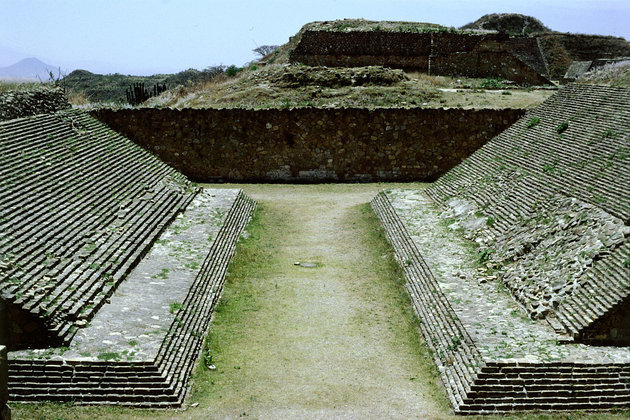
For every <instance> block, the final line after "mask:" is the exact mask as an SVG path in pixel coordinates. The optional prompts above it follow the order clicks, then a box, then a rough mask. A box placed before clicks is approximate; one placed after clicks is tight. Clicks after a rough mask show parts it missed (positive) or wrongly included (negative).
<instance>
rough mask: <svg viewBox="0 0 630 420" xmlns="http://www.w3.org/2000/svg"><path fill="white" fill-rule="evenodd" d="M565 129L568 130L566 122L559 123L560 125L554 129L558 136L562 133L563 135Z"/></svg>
mask: <svg viewBox="0 0 630 420" xmlns="http://www.w3.org/2000/svg"><path fill="white" fill-rule="evenodd" d="M567 128H569V123H568V122H566V121H564V122H561V123H560V124H558V126H557V127H556V133H558V134H562V133H564V132H565V131H566V130H567Z"/></svg>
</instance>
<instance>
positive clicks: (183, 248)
mask: <svg viewBox="0 0 630 420" xmlns="http://www.w3.org/2000/svg"><path fill="white" fill-rule="evenodd" d="M0 137H1V138H0V140H1V142H0V145H1V147H2V153H3V160H2V164H1V166H0V170H1V171H2V174H3V178H2V179H3V183H2V185H1V187H0V197H1V199H2V203H3V207H2V212H3V214H2V217H3V218H2V219H1V222H0V227H1V228H2V230H1V232H2V242H1V243H0V245H1V246H2V264H3V265H2V270H1V271H0V274H1V275H0V290H1V291H2V299H3V303H5V306H7V307H8V313H7V314H4V315H5V317H6V318H8V321H9V325H8V326H6V327H5V329H4V330H3V331H2V332H3V334H0V335H3V337H2V339H3V340H5V341H6V342H7V343H9V345H10V346H11V350H13V351H11V352H9V356H8V358H9V392H10V396H11V400H12V401H27V402H33V401H42V400H54V401H77V402H80V403H82V404H104V403H111V404H130V405H135V406H142V407H162V406H177V405H180V404H181V402H182V400H183V398H184V395H185V392H186V390H187V387H188V379H189V377H190V373H191V370H192V368H193V367H194V363H195V361H196V360H197V358H198V357H199V354H200V351H201V345H202V341H203V338H204V336H205V334H206V332H207V329H208V326H209V322H210V319H211V315H212V311H213V308H214V305H215V304H216V302H217V300H218V298H219V296H220V293H221V290H222V285H223V281H224V278H225V273H226V270H227V265H228V263H229V261H230V258H231V256H232V255H233V253H234V249H235V244H236V241H237V239H238V237H239V236H240V234H241V232H242V230H243V229H244V227H245V225H246V224H247V222H248V220H249V218H250V216H251V213H252V211H253V209H254V207H255V203H254V202H253V201H252V200H250V199H249V198H247V197H246V196H245V195H244V194H243V193H242V192H241V191H240V190H200V189H198V188H194V187H193V185H192V184H191V183H190V182H189V181H188V180H187V179H186V178H185V177H183V176H182V175H181V174H179V173H177V172H176V171H175V170H173V169H171V168H169V167H168V166H166V165H165V164H163V163H161V162H160V161H159V160H158V159H157V158H155V157H154V156H152V155H151V154H149V153H147V152H146V151H144V150H142V149H141V148H139V147H137V146H135V145H134V144H133V143H132V142H131V141H130V140H128V139H126V138H124V137H122V136H120V135H118V134H116V133H115V132H113V131H112V130H110V129H108V128H107V127H106V126H105V125H104V124H102V123H100V122H98V121H96V120H94V119H92V118H91V117H89V116H87V115H86V114H83V113H81V112H76V111H64V112H60V113H56V114H51V115H39V116H36V117H32V118H26V119H19V120H12V121H9V122H7V123H2V124H0ZM5 156H7V157H8V158H7V159H4V157H5ZM7 315H8V316H7ZM6 318H5V319H6ZM5 330H6V332H5Z"/></svg>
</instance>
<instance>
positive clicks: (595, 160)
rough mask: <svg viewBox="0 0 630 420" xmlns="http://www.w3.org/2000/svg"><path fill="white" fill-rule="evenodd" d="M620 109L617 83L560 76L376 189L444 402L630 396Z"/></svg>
mask: <svg viewBox="0 0 630 420" xmlns="http://www.w3.org/2000/svg"><path fill="white" fill-rule="evenodd" d="M629 120H630V92H629V91H628V90H624V89H614V88H606V87H600V86H576V85H570V86H568V87H567V88H564V89H562V90H561V91H560V92H559V93H558V94H556V95H554V96H553V97H552V98H550V99H549V100H548V101H546V102H545V103H544V104H542V105H541V106H539V107H538V108H536V109H534V110H532V111H530V112H528V113H527V114H526V115H525V117H524V118H523V119H521V120H519V121H518V122H517V123H516V124H514V125H513V126H512V127H510V128H509V129H507V130H506V131H504V132H503V133H501V134H500V135H499V136H497V137H495V138H494V139H492V140H491V141H490V142H489V143H488V144H487V145H486V146H484V147H482V148H481V149H480V150H478V151H477V152H476V153H474V154H473V155H472V156H471V157H470V158H468V159H466V160H465V161H464V162H463V163H462V164H460V165H459V166H457V167H455V168H454V169H453V170H451V171H450V172H449V173H447V174H446V175H444V176H443V177H442V178H440V179H439V180H438V181H437V182H436V183H434V184H432V185H431V186H430V187H429V188H427V190H426V191H388V192H384V193H381V194H380V195H379V196H377V197H376V198H375V199H374V201H373V203H372V205H373V207H374V209H375V211H376V212H377V214H378V215H379V217H380V219H381V221H382V223H383V225H384V227H385V229H386V231H387V234H388V238H389V239H390V241H391V242H392V244H393V245H394V248H395V250H396V255H397V258H398V259H399V261H400V262H401V265H402V267H403V270H404V272H405V275H406V278H407V287H408V289H409V292H410V294H411V296H412V300H413V302H414V305H415V309H416V312H417V314H418V316H419V318H420V320H421V321H422V330H423V334H424V336H425V339H426V340H427V343H429V345H430V346H432V348H433V351H434V359H435V362H436V364H437V365H438V366H439V368H440V371H441V374H442V378H443V382H444V383H445V385H446V388H447V390H448V393H449V396H450V398H451V402H452V404H453V406H454V408H455V410H456V412H458V413H462V414H474V413H488V412H509V411H515V410H534V409H551V410H575V409H589V410H590V409H600V408H612V407H629V406H630V347H629V346H628V337H629V332H628V325H630V322H628V320H629V319H630V318H629V317H628V310H629V307H630V302H629V300H628V296H629V295H630V255H629V252H628V251H629V249H628V235H630V229H629V227H628V225H629V224H630V219H629V218H628V215H629V209H630V206H629V204H630V201H629V200H630V191H629V189H630V170H629V169H630V165H629V163H630V153H629V152H630V147H629V146H630V143H629V135H630V132H629V131H628V130H629V128H630V127H629V126H628V125H627V122H628V121H629ZM565 123H566V124H565ZM477 246H479V248H478V249H477Z"/></svg>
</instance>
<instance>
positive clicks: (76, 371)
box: [9, 191, 256, 408]
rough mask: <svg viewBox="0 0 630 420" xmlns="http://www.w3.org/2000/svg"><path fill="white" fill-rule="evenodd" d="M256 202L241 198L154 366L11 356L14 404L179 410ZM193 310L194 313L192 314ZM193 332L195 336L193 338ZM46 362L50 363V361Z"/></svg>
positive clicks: (150, 362)
mask: <svg viewBox="0 0 630 420" xmlns="http://www.w3.org/2000/svg"><path fill="white" fill-rule="evenodd" d="M255 207H256V203H255V202H254V201H252V200H251V199H249V198H248V197H247V196H245V194H243V193H242V191H241V192H239V193H238V195H237V197H236V199H235V200H234V202H233V204H232V206H231V207H230V209H229V212H228V214H227V216H226V218H225V221H224V223H223V225H222V227H221V228H220V230H219V232H218V234H217V235H216V237H215V238H214V240H213V242H212V244H211V245H210V247H209V251H208V254H207V257H206V259H205V261H204V263H203V264H202V265H201V267H200V268H199V272H198V274H197V277H196V279H195V282H194V284H193V285H192V286H191V288H190V290H189V292H188V297H187V298H186V300H185V301H184V303H183V307H182V309H181V310H180V312H183V313H184V314H185V315H183V316H182V318H181V320H177V319H176V320H174V321H173V322H172V324H171V326H170V328H169V331H168V332H167V334H166V335H165V338H164V340H163V342H162V344H161V348H160V350H159V352H158V353H157V356H156V357H155V358H154V359H153V360H151V361H145V362H142V361H133V362H130V361H115V360H111V361H93V360H86V358H81V357H78V358H64V357H63V353H64V352H65V351H66V350H63V351H60V353H61V355H56V356H52V357H51V356H50V355H48V356H44V357H38V358H33V359H29V358H25V357H24V355H22V354H20V353H19V352H13V353H12V354H10V355H9V356H10V361H9V374H10V383H9V388H10V391H11V394H12V396H13V400H15V401H24V402H36V401H45V400H50V401H75V402H76V403H78V404H85V405H92V404H116V405H125V406H133V407H137V408H169V407H179V406H181V404H182V402H183V400H184V397H185V395H186V392H187V390H188V387H189V379H190V376H191V373H192V369H193V368H194V366H195V363H196V360H197V359H198V357H199V355H200V351H201V346H202V343H203V339H204V337H205V336H206V334H207V331H208V328H209V323H210V319H211V315H212V312H213V310H214V307H215V305H216V303H217V302H218V300H219V297H220V295H221V291H222V287H223V282H224V280H225V275H226V271H227V266H228V264H229V262H230V260H231V258H232V256H233V255H234V252H235V248H236V241H237V240H238V238H239V237H240V235H241V233H242V231H243V229H244V228H245V226H246V225H247V223H248V222H249V220H250V218H251V215H252V213H253V211H254V209H255ZM193 309H194V310H193ZM192 332H197V333H196V334H192ZM46 357H48V358H49V359H46Z"/></svg>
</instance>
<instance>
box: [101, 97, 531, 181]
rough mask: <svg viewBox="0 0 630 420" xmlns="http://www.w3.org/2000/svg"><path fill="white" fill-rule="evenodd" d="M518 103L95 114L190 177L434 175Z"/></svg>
mask: <svg viewBox="0 0 630 420" xmlns="http://www.w3.org/2000/svg"><path fill="white" fill-rule="evenodd" d="M523 113H524V111H523V110H520V109H478V110H475V109H422V108H410V109H388V108H380V109H373V110H370V109H363V108H343V109H313V108H302V109H283V110H278V109H271V110H249V109H198V110H197V109H185V110H181V111H179V110H168V109H129V110H117V111H115V110H106V109H103V110H97V111H94V112H93V115H94V116H96V117H97V118H99V119H100V120H101V121H103V122H105V123H107V124H108V125H109V126H111V127H112V128H113V129H114V130H116V131H118V132H120V133H123V134H124V135H125V136H127V137H128V138H130V139H132V140H134V141H135V142H136V143H137V144H140V145H141V146H143V147H144V148H146V149H147V150H149V151H151V152H152V153H155V154H156V155H158V156H159V157H160V158H161V159H162V160H163V161H164V162H167V163H168V164H170V165H171V166H173V167H175V168H177V169H178V170H180V171H182V172H183V173H184V174H185V175H186V176H188V177H190V178H191V179H193V180H195V181H200V182H212V181H215V182H216V181H231V182H260V181H263V182H282V181H284V182H356V181H361V182H367V181H411V180H432V179H436V178H437V177H438V176H439V175H441V174H443V173H444V172H446V171H447V170H449V169H451V168H452V167H453V166H455V165H457V164H458V163H459V162H460V161H461V160H462V159H464V158H465V157H467V156H468V155H470V154H471V153H472V152H473V151H475V150H477V149H478V148H479V147H480V146H481V145H483V144H485V142H486V141H488V140H489V139H490V138H492V137H493V136H494V135H496V134H498V133H500V132H501V131H502V130H504V129H505V128H506V127H508V126H509V125H510V124H512V123H513V122H514V121H516V120H517V119H518V118H519V117H520V116H521V115H523Z"/></svg>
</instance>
